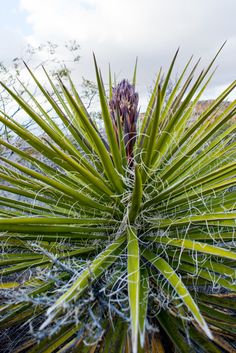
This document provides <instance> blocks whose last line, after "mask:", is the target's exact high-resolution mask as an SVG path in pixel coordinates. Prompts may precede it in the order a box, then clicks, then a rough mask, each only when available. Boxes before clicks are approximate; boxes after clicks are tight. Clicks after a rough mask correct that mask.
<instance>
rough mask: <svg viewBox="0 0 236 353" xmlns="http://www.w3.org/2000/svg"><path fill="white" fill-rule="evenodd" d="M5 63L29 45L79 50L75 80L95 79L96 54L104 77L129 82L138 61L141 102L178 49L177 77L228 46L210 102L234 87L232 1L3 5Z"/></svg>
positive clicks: (235, 5) (16, 1) (17, 1)
mask: <svg viewBox="0 0 236 353" xmlns="http://www.w3.org/2000/svg"><path fill="white" fill-rule="evenodd" d="M0 3H1V12H0V27H1V31H0V52H1V57H0V61H7V60H9V59H11V58H13V57H15V56H22V55H23V52H24V49H25V47H26V45H27V44H28V43H30V44H32V45H36V46H37V45H39V44H40V43H42V42H45V41H48V40H50V41H53V42H56V43H58V44H60V43H64V42H65V41H68V40H74V39H76V40H77V41H78V42H79V43H80V46H81V51H80V55H81V60H80V62H79V63H78V64H77V66H78V71H77V72H79V73H78V76H81V75H83V76H85V77H88V78H90V79H93V78H94V68H93V62H92V52H93V51H94V52H95V53H96V56H97V59H98V61H99V65H100V66H101V68H102V71H104V74H107V67H108V63H109V62H110V63H111V65H112V69H113V71H115V72H116V73H117V75H118V79H122V78H124V77H130V76H131V72H132V68H133V64H134V61H135V57H136V56H138V58H139V70H138V89H139V91H140V95H141V97H142V99H143V97H144V96H145V92H146V90H147V88H148V87H149V86H150V85H151V83H152V81H153V79H154V76H155V74H156V73H157V71H158V69H159V68H160V66H163V67H164V68H165V67H166V66H167V65H168V63H169V62H170V60H171V58H172V56H173V54H174V52H175V50H176V49H177V48H178V47H179V46H180V48H181V50H180V55H179V59H178V63H177V66H176V75H178V72H179V71H180V70H181V68H182V67H183V65H184V63H185V62H186V61H187V59H188V58H189V57H190V56H191V55H192V54H194V56H195V57H196V59H197V58H198V57H199V56H201V57H202V65H204V64H206V63H207V62H208V61H209V60H210V58H212V57H213V55H214V54H215V52H216V51H217V49H218V48H219V47H220V46H221V44H222V43H223V42H224V41H225V40H227V45H226V46H225V48H224V50H223V51H222V53H221V55H220V57H219V59H218V60H217V64H218V65H219V68H218V70H217V72H216V75H215V78H214V80H213V83H212V85H211V87H210V89H209V90H208V92H207V94H206V96H205V97H206V98H209V97H212V98H214V97H215V96H216V95H217V94H218V93H219V92H220V91H221V90H222V89H223V88H224V87H225V86H226V85H228V84H229V83H230V82H232V81H233V80H234V79H235V72H236V25H235V14H236V1H235V0H224V1H223V0H162V1H161V0H8V1H5V0H0Z"/></svg>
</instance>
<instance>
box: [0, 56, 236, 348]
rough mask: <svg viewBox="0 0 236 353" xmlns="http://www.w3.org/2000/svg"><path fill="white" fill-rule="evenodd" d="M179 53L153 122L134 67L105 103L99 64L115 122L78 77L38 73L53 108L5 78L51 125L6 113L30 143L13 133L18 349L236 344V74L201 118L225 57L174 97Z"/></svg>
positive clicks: (13, 310)
mask: <svg viewBox="0 0 236 353" xmlns="http://www.w3.org/2000/svg"><path fill="white" fill-rule="evenodd" d="M177 53H178V52H177ZM177 53H176V54H175V56H174V59H173V60H172V62H171V65H170V67H169V70H168V72H167V74H166V75H165V76H164V75H163V74H162V72H161V70H160V72H159V74H158V76H157V79H156V84H155V87H154V89H153V92H152V95H151V97H150V101H149V104H148V107H147V110H146V113H145V115H144V118H143V119H142V120H141V119H140V117H139V111H138V109H139V107H138V94H137V93H136V88H135V81H136V65H135V70H134V75H133V82H132V83H129V82H128V81H127V80H123V81H122V82H121V83H120V84H118V85H117V86H114V87H113V82H112V79H111V74H110V77H109V82H110V84H109V86H110V88H109V98H107V95H106V91H105V89H104V84H103V81H102V77H101V73H100V71H99V69H98V67H97V63H96V60H95V59H94V61H95V69H96V77H97V85H98V91H99V97H100V102H101V114H102V118H103V122H104V131H99V129H98V128H97V126H96V124H95V123H94V121H93V120H92V119H91V117H90V116H89V114H88V112H87V111H86V108H85V106H84V105H83V103H82V101H81V99H80V97H79V94H78V92H77V90H76V88H75V85H74V84H73V82H72V80H71V78H70V77H69V76H68V81H67V84H66V85H65V84H64V83H63V82H62V81H60V80H59V85H58V84H55V83H54V82H53V80H52V79H51V78H50V76H49V74H48V73H47V72H46V70H45V69H44V71H45V74H46V76H47V79H48V81H49V84H50V85H51V88H52V92H53V93H52V94H50V93H49V92H48V91H47V90H46V89H45V88H44V87H43V86H42V84H41V83H40V82H39V81H38V80H37V78H36V77H35V75H34V74H33V73H32V72H31V70H30V69H29V68H28V71H29V73H30V74H31V76H32V79H33V80H34V82H35V83H36V85H37V87H38V88H39V89H40V91H41V93H42V95H43V96H44V98H45V99H46V100H47V103H46V104H45V107H44V106H42V105H41V104H40V103H39V102H38V101H37V97H35V96H34V94H33V93H31V92H30V91H28V90H27V93H28V95H29V98H30V99H31V102H32V104H31V103H29V102H28V100H27V101H26V100H25V99H24V98H23V97H21V96H20V95H18V94H17V92H16V91H13V90H10V89H9V88H8V87H7V86H5V85H4V84H2V85H3V86H4V88H5V89H6V91H8V93H9V94H10V96H11V97H12V98H13V99H14V101H15V102H16V103H17V104H18V105H19V106H20V107H21V109H22V111H23V112H24V113H25V114H27V115H28V116H30V117H31V118H32V119H33V121H34V122H35V123H36V124H37V125H38V126H39V128H40V129H41V130H43V135H39V134H37V132H36V133H35V134H33V133H32V131H30V130H27V129H25V128H24V127H23V126H22V125H21V124H20V123H19V122H18V121H17V120H16V119H15V120H14V119H13V118H11V117H10V116H8V115H6V114H5V113H4V112H2V114H1V116H0V121H1V123H2V124H4V125H5V126H6V127H7V128H9V129H10V130H12V131H13V132H14V133H15V134H16V135H18V136H19V137H20V138H21V139H22V140H23V141H24V143H27V144H28V145H29V146H30V148H31V153H27V151H24V150H22V149H20V148H19V147H17V146H16V145H14V143H12V144H11V143H9V142H6V141H5V140H4V139H2V140H1V146H2V151H3V152H4V151H5V152H6V151H7V150H9V151H11V152H14V155H18V156H19V158H20V161H15V160H12V159H11V158H7V157H6V156H5V157H4V154H2V156H1V162H2V164H1V166H0V169H1V180H2V183H1V186H0V189H1V190H2V194H1V196H0V204H1V211H0V212H1V218H0V231H1V238H0V241H1V247H2V255H1V257H0V265H1V272H0V274H1V278H2V281H1V296H2V302H1V308H0V311H1V318H0V327H1V328H2V329H3V335H2V342H4V343H5V346H4V347H5V351H6V352H7V351H8V350H7V339H8V341H10V340H11V346H10V348H9V351H11V352H44V353H46V352H47V353H48V352H60V353H62V352H89V353H92V352H94V353H95V352H96V353H98V352H107V353H108V352H109V353H112V352H114V353H118V352H120V353H121V352H122V353H128V352H130V353H131V352H132V353H137V352H150V353H151V352H152V353H154V352H160V353H162V352H180V353H185V352H186V353H187V352H208V353H211V352H235V350H236V348H235V337H236V321H235V314H236V303H235V301H234V298H235V296H236V282H235V280H236V270H235V266H236V252H235V249H234V248H235V243H234V232H235V219H236V212H235V208H236V207H235V196H236V191H235V188H234V187H235V185H236V176H235V174H236V162H235V156H236V149H235V147H236V142H235V138H234V137H235V130H236V124H235V123H234V122H233V121H232V117H233V116H234V115H235V113H236V101H235V100H234V101H233V102H232V103H229V104H228V106H227V108H225V109H224V110H223V111H222V109H220V107H221V103H222V102H223V101H224V100H226V99H227V97H228V96H229V94H230V93H231V92H232V91H233V89H234V88H235V86H236V81H234V82H233V83H232V84H231V85H230V86H229V87H228V88H227V89H225V90H224V92H223V93H222V94H221V95H220V96H219V97H218V98H217V99H216V100H214V101H213V102H212V103H211V104H210V106H209V107H208V108H207V109H206V110H205V111H204V112H203V113H202V114H201V115H200V116H199V117H198V118H197V119H195V120H192V119H191V118H192V116H193V112H194V109H195V106H196V104H197V102H198V101H199V100H200V98H201V96H202V94H203V93H204V91H205V89H206V87H207V85H208V83H209V81H210V80H211V78H212V73H211V70H212V68H213V65H214V62H215V60H216V57H217V55H218V53H217V55H216V56H215V58H214V59H213V60H212V62H211V63H210V65H209V66H208V67H207V68H206V69H205V70H202V71H201V72H200V73H198V74H197V76H196V78H194V76H195V74H196V73H195V72H196V70H197V68H198V64H199V62H197V63H196V64H194V65H193V67H192V68H191V62H192V58H191V59H190V60H189V61H188V62H187V64H186V66H185V67H184V69H183V71H182V73H181V75H180V76H179V79H178V81H177V82H176V83H175V85H174V86H173V89H172V91H171V93H170V94H169V95H167V88H168V85H169V82H170V80H171V73H172V71H173V67H174V64H175V61H176V57H177ZM68 83H69V85H70V87H68ZM49 106H50V109H48V107H49ZM55 116H56V117H57V120H55V119H54V117H55ZM58 119H60V122H58ZM25 162H27V163H25ZM4 333H5V334H6V336H4Z"/></svg>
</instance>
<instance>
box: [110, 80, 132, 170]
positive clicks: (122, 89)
mask: <svg viewBox="0 0 236 353" xmlns="http://www.w3.org/2000/svg"><path fill="white" fill-rule="evenodd" d="M138 101H139V97H138V93H136V92H135V87H134V86H133V85H131V84H130V83H129V82H128V81H127V80H122V81H121V82H120V83H119V84H118V85H117V86H116V87H115V88H113V90H112V99H111V100H110V102H109V106H110V113H111V117H112V121H113V126H114V129H115V131H116V136H117V141H119V139H118V120H117V119H118V116H119V117H120V121H121V127H122V129H123V132H124V143H125V147H126V156H127V159H128V161H129V164H132V159H133V147H134V143H135V139H136V124H137V119H138V115H139V111H138Z"/></svg>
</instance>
